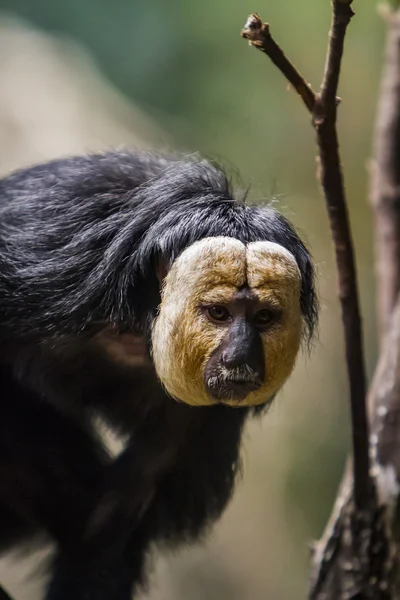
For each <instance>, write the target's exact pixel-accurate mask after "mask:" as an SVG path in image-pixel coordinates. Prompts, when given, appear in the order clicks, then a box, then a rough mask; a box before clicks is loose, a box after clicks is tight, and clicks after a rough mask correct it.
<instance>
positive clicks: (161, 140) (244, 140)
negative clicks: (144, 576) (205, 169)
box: [0, 0, 385, 600]
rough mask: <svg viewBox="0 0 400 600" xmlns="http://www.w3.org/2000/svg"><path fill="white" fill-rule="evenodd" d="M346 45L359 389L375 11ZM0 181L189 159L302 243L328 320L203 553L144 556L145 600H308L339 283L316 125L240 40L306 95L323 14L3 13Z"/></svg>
mask: <svg viewBox="0 0 400 600" xmlns="http://www.w3.org/2000/svg"><path fill="white" fill-rule="evenodd" d="M354 9H355V10H356V13H357V14H356V17H355V18H354V19H353V22H352V23H351V26H350V28H349V31H348V36H347V40H346V52H345V60H344V65H343V69H342V77H341V85H340V95H341V97H342V98H343V103H342V105H341V107H340V123H339V129H340V136H341V149H342V158H343V162H344V170H345V178H346V185H347V191H348V201H349V208H350V213H351V218H352V224H353V232H354V238H355V245H356V250H357V255H358V266H359V277H360V285H361V293H362V308H363V314H364V323H365V341H366V348H367V360H368V373H369V376H370V375H371V373H372V370H373V366H374V361H375V357H376V336H375V317H374V301H375V300H374V280H373V247H372V232H371V217H370V211H369V206H368V174H367V164H368V158H369V156H370V148H371V135H372V129H373V121H374V114H375V106H376V100H377V94H378V87H379V78H380V69H381V64H382V55H383V40H384V33H385V32H384V24H383V22H382V20H381V19H380V18H379V17H378V15H377V4H376V1H375V0H363V1H355V2H354ZM0 11H1V12H0V81H1V85H0V171H1V172H2V173H6V172H9V171H10V170H11V169H13V168H15V167H17V166H21V165H26V164H30V163H32V162H37V161H41V160H46V159H48V158H50V157H53V156H60V155H66V154H71V153H75V152H86V151H92V150H97V149H99V148H109V147H112V146H121V145H133V146H140V147H142V146H144V147H153V148H160V149H163V150H165V149H168V148H178V149H180V150H184V151H185V152H195V151H200V152H201V153H204V154H206V155H210V156H212V157H216V158H217V159H219V160H221V161H222V162H223V163H225V164H226V165H227V166H228V168H229V169H231V170H232V172H233V173H234V174H235V176H236V178H238V175H237V173H240V178H241V181H242V185H244V186H247V185H249V184H251V191H250V197H251V198H252V199H253V200H254V201H256V200H257V199H261V198H265V197H271V198H273V199H274V202H275V203H276V205H277V206H278V207H279V208H280V210H282V211H283V212H284V213H285V214H286V215H287V216H288V217H289V218H290V219H292V220H293V221H294V223H295V224H296V225H297V226H298V227H299V228H300V229H301V230H302V231H303V233H304V236H305V238H306V240H307V241H308V243H309V245H310V246H311V248H312V251H313V254H314V256H315V260H316V262H317V267H318V273H319V288H320V294H321V300H322V320H321V329H320V335H319V339H318V340H316V342H315V346H314V350H313V352H312V353H311V356H308V355H307V354H306V353H305V354H304V356H302V357H301V359H300V360H299V363H298V367H297V369H296V372H295V374H294V375H293V377H292V379H291V380H290V382H289V383H288V384H287V385H286V387H285V388H284V390H283V391H282V392H281V393H280V395H279V397H278V398H277V400H276V401H275V404H274V406H273V408H272V409H271V410H270V412H269V414H268V415H267V416H266V417H265V418H264V419H263V420H262V421H261V422H259V421H258V422H254V423H250V424H249V427H248V429H247V431H246V436H245V439H244V447H243V462H244V476H243V480H242V481H241V482H240V484H239V485H238V488H237V492H236V495H235V499H234V501H233V502H232V504H231V505H230V507H229V509H228V510H227V512H226V514H225V516H224V518H223V519H222V520H221V522H220V523H218V525H217V526H216V527H215V529H214V530H213V533H212V534H211V535H210V536H209V537H208V539H207V540H206V541H205V542H204V543H202V544H199V545H198V546H197V547H192V548H184V549H181V550H180V551H178V552H176V553H175V554H174V555H171V554H167V555H166V554H165V553H160V552H159V551H155V552H154V557H153V558H152V563H153V567H154V569H153V571H152V572H153V575H152V577H151V587H150V589H149V590H147V591H144V592H143V598H148V599H150V600H206V599H207V600H214V599H215V600H216V599H219V600H220V599H225V598H227V599H228V598H229V600H261V599H263V600H265V598H268V599H271V600H286V599H290V600H292V599H294V598H304V597H305V595H306V590H307V582H308V573H309V564H308V563H309V549H308V544H309V542H311V541H312V540H313V539H315V538H317V537H318V536H319V535H320V534H321V532H322V530H323V527H324V524H325V522H326V520H327V517H328V515H329V512H330V509H331V506H332V503H333V499H334V497H335V492H336V488H337V485H338V481H339V478H340V474H341V472H342V468H343V463H344V459H345V455H346V452H347V448H348V437H349V424H348V406H347V385H346V374H345V368H344V362H343V343H342V334H341V327H340V311H339V306H338V301H337V298H336V282H335V270H334V265H333V261H332V252H331V245H330V237H329V231H328V224H327V218H326V215H325V209H324V204H323V201H322V198H321V195H320V193H319V188H318V185H317V183H316V180H315V144H314V137H313V132H312V129H311V127H310V124H309V121H310V118H309V115H308V114H307V112H306V111H305V109H304V107H303V105H302V104H301V102H300V101H299V100H298V99H297V98H296V96H295V94H294V93H293V92H292V91H290V90H288V86H287V84H286V81H285V80H284V79H283V78H282V76H281V75H280V73H278V72H277V70H276V69H275V68H274V67H273V66H272V65H271V63H270V62H269V61H268V59H267V58H266V57H265V56H264V55H262V54H261V53H260V52H257V51H255V50H254V49H252V48H249V47H248V45H247V43H246V41H244V40H242V39H241V38H240V35H239V34H240V30H241V28H242V26H243V25H244V23H245V21H246V18H247V16H248V14H249V13H250V12H254V11H257V12H259V13H260V14H261V16H262V18H263V19H265V20H268V21H269V22H270V23H271V27H272V31H273V33H274V35H275V37H276V38H277V40H278V41H279V42H280V43H281V44H282V45H283V47H284V48H285V51H286V52H287V54H288V55H289V56H290V57H293V59H294V61H295V63H296V64H297V66H298V67H299V68H300V69H301V70H302V71H303V72H304V74H305V75H306V76H307V78H308V79H309V81H310V82H311V83H312V84H313V86H314V87H315V88H317V87H318V85H319V81H320V78H321V73H322V69H323V63H324V54H325V47H326V42H327V33H328V28H329V21H330V5H329V1H328V0H308V1H307V2H293V1H289V0H279V1H278V0H276V1H275V2H263V1H262V0H236V1H235V2H228V0H201V1H198V2H193V1H191V0H169V1H167V0H146V1H143V0H142V1H138V0H113V1H112V2H111V1H110V0H56V1H55V0H0ZM39 558H40V556H38V557H37V558H35V559H29V560H28V561H26V560H24V561H23V560H22V559H21V558H20V557H17V558H16V557H15V556H13V557H11V558H7V559H4V560H3V561H2V562H1V563H0V579H1V580H2V581H3V582H4V583H5V584H6V585H7V587H8V588H9V590H10V591H12V592H14V594H15V595H16V597H17V599H18V600H24V599H26V600H31V599H32V600H34V599H36V598H37V597H38V594H39V593H40V592H39V590H40V586H41V581H40V580H39V579H38V577H37V572H38V566H37V565H38V564H39V563H38V560H39Z"/></svg>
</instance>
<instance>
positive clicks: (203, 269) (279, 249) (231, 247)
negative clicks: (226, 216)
mask: <svg viewBox="0 0 400 600" xmlns="http://www.w3.org/2000/svg"><path fill="white" fill-rule="evenodd" d="M170 275H171V278H174V279H178V280H179V281H178V282H176V283H178V284H179V285H185V280H186V285H187V284H188V283H189V281H192V282H194V281H197V282H201V283H203V284H204V285H209V284H210V282H211V281H212V282H213V283H215V284H217V285H220V284H228V285H234V286H235V287H241V286H243V285H246V284H247V285H249V286H250V287H252V288H257V287H260V286H263V285H267V284H269V283H273V282H285V281H287V282H290V281H293V282H294V281H297V282H298V281H300V279H301V274H300V270H299V267H298V265H297V262H296V259H295V257H294V256H293V254H292V253H291V252H289V250H287V248H284V247H283V246H281V245H280V244H276V243H275V242H267V241H261V242H251V243H249V244H243V243H242V242H240V241H239V240H237V239H235V238H230V237H212V238H204V239H203V240H200V241H199V242H195V243H194V244H192V245H191V246H189V247H188V248H186V250H184V251H183V252H182V254H181V255H180V256H179V257H178V258H177V260H176V261H175V263H174V265H173V267H172V269H171V272H170ZM199 280H200V281H199Z"/></svg>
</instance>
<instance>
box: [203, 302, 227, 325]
mask: <svg viewBox="0 0 400 600" xmlns="http://www.w3.org/2000/svg"><path fill="white" fill-rule="evenodd" d="M207 312H208V314H209V316H210V318H211V319H212V320H213V321H218V322H219V323H222V322H224V321H227V320H228V319H229V318H230V316H231V315H230V313H229V310H228V309H227V308H226V307H225V306H221V305H216V306H210V307H209V308H208V309H207Z"/></svg>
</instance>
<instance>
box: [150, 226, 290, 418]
mask: <svg viewBox="0 0 400 600" xmlns="http://www.w3.org/2000/svg"><path fill="white" fill-rule="evenodd" d="M300 284H301V275H300V271H299V268H298V266H297V263H296V260H295V258H294V256H293V255H292V254H291V253H290V252H289V251H288V250H286V249H285V248H283V247H282V246H280V245H278V244H275V243H272V242H254V243H251V244H248V245H247V246H245V245H244V244H243V243H242V242H240V241H238V240H236V239H234V238H229V237H215V238H206V239H203V240H201V241H200V242H196V243H195V244H193V245H191V246H190V247H189V248H187V249H186V250H185V251H184V252H182V254H181V255H180V256H179V257H178V258H177V260H176V261H175V262H174V264H173V265H172V267H171V270H170V271H169V273H168V275H167V276H166V278H165V280H164V285H163V290H162V301H161V305H160V310H159V314H158V317H157V318H156V320H155V322H154V325H153V331H152V345H153V360H154V364H155V367H156V371H157V374H158V377H159V379H160V381H161V383H162V384H163V386H164V387H165V388H166V390H167V392H168V393H169V394H170V395H171V396H172V397H174V398H176V399H177V400H180V401H181V402H185V403H187V404H191V405H210V404H215V403H216V400H215V398H213V397H212V396H211V395H210V394H209V393H208V391H207V388H206V385H205V382H204V372H205V369H206V365H207V361H208V360H209V359H210V357H211V356H212V354H213V353H214V351H216V350H217V349H218V347H219V346H220V345H221V344H222V343H223V340H224V337H225V335H226V330H225V329H224V328H223V327H220V326H218V325H216V324H215V323H212V322H211V321H210V320H209V319H207V318H206V316H205V314H204V311H202V310H201V307H202V306H204V305H212V304H215V305H220V304H229V303H230V302H231V301H232V298H234V297H235V294H237V292H238V291H239V290H240V289H243V288H244V287H246V288H248V289H249V290H250V292H251V293H252V294H253V295H254V296H256V297H257V300H258V301H259V302H260V305H261V306H265V307H266V308H271V309H272V310H275V311H278V312H279V314H280V319H279V322H277V323H276V324H274V326H273V327H271V328H270V329H268V330H266V331H264V332H260V335H261V338H262V344H263V349H264V359H265V377H264V380H263V382H262V385H261V387H260V388H259V389H257V390H256V391H252V392H250V393H249V394H248V395H247V396H246V397H245V398H244V400H241V401H240V402H239V403H238V402H237V401H226V402H225V403H226V404H231V405H234V406H244V405H248V406H255V405H257V404H263V403H265V402H267V401H268V399H269V398H271V397H272V396H273V395H274V394H275V393H276V392H277V391H278V390H279V388H280V387H281V386H282V385H283V383H284V382H285V380H286V379H287V378H288V376H289V375H290V373H291V371H292V369H293V367H294V364H295V360H296V356H297V354H298V351H299V347H300V342H301V336H302V316H301V310H300Z"/></svg>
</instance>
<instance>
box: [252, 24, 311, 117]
mask: <svg viewBox="0 0 400 600" xmlns="http://www.w3.org/2000/svg"><path fill="white" fill-rule="evenodd" d="M241 36H242V37H243V38H245V39H247V40H249V44H250V45H251V46H254V47H255V48H258V49H259V50H261V52H264V54H266V55H267V56H268V57H269V58H270V59H271V60H272V62H273V63H274V65H275V66H277V67H278V69H279V70H280V71H281V73H282V74H283V75H284V76H285V77H286V79H287V80H288V81H289V83H290V84H291V85H292V86H293V87H294V89H295V90H296V92H297V93H298V94H299V95H300V96H301V98H302V100H303V102H304V104H305V105H306V107H307V108H308V110H309V111H310V112H312V111H313V110H314V106H315V100H316V93H315V92H314V91H313V90H312V88H311V86H310V84H309V83H307V82H306V80H305V79H304V77H303V76H302V75H301V73H300V72H299V71H298V70H297V69H296V67H295V66H294V65H293V64H292V63H291V62H290V60H289V59H288V58H287V56H286V55H285V54H284V52H283V50H282V48H281V47H280V46H279V45H278V44H277V43H276V41H275V40H274V39H273V37H272V35H271V32H270V29H269V24H268V23H263V22H262V21H261V19H260V17H259V16H258V15H257V14H254V15H250V16H249V18H248V19H247V22H246V25H245V26H244V29H243V30H242V33H241Z"/></svg>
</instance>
